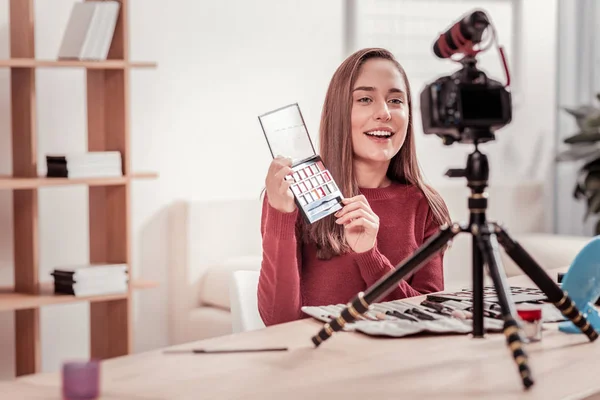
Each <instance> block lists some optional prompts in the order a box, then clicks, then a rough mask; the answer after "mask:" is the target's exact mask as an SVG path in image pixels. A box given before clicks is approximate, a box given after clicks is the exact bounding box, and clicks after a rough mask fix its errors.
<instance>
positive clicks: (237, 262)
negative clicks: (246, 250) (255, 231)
mask: <svg viewBox="0 0 600 400" xmlns="http://www.w3.org/2000/svg"><path fill="white" fill-rule="evenodd" d="M261 261H262V258H261V257H260V256H254V255H252V256H242V257H234V258H230V259H227V260H225V261H224V262H222V263H221V264H219V265H216V266H214V267H211V268H209V269H208V270H207V272H206V274H205V275H204V277H203V278H202V284H201V285H200V301H201V303H202V304H204V305H211V306H215V307H219V308H222V309H225V310H229V308H230V303H229V282H230V280H231V274H232V273H233V272H234V271H240V270H244V271H260V264H261Z"/></svg>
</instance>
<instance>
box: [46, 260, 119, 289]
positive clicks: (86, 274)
mask: <svg viewBox="0 0 600 400" xmlns="http://www.w3.org/2000/svg"><path fill="white" fill-rule="evenodd" d="M51 275H52V276H53V277H54V293H57V294H71V295H75V296H77V297H84V296H99V295H105V294H118V293H126V292H127V282H128V275H127V265H126V264H95V265H81V266H73V267H61V268H56V269H54V271H53V272H52V273H51Z"/></svg>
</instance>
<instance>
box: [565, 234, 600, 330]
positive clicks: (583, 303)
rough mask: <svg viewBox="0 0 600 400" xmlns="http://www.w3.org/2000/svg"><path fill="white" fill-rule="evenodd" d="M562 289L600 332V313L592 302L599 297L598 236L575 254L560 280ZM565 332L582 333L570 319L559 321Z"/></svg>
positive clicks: (599, 248)
mask: <svg viewBox="0 0 600 400" xmlns="http://www.w3.org/2000/svg"><path fill="white" fill-rule="evenodd" d="M562 290H563V291H565V292H566V293H567V294H568V295H569V297H570V298H571V300H573V302H574V303H575V305H576V306H577V308H578V309H579V311H581V313H582V314H583V316H584V317H585V318H586V319H587V320H588V322H589V323H590V324H591V325H592V327H593V328H594V330H595V331H596V332H600V315H599V314H598V310H596V309H595V308H594V303H596V301H597V300H598V298H599V297H600V236H596V237H594V238H593V239H592V240H591V241H590V242H589V243H588V244H586V245H585V247H584V248H583V249H581V251H580V252H579V253H578V254H577V256H576V257H575V259H574V260H573V262H572V263H571V266H570V267H569V270H568V271H567V273H566V274H565V276H564V277H563V280H562ZM558 329H559V330H560V331H561V332H566V333H582V332H581V330H580V329H579V328H578V327H577V326H575V325H574V324H573V323H572V322H571V321H565V322H562V323H560V325H559V327H558Z"/></svg>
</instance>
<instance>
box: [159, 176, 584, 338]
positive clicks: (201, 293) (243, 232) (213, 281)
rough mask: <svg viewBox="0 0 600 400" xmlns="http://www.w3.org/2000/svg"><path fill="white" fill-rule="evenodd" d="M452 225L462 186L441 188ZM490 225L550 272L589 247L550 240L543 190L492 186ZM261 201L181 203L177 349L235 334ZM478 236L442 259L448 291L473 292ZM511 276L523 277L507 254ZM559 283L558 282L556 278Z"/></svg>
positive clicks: (173, 219)
mask: <svg viewBox="0 0 600 400" xmlns="http://www.w3.org/2000/svg"><path fill="white" fill-rule="evenodd" d="M435 187H436V189H437V190H438V191H439V192H440V194H441V195H442V197H443V198H444V200H445V201H446V204H447V205H448V207H449V209H450V213H451V216H452V219H453V220H454V221H468V217H469V210H468V208H467V198H468V195H469V190H468V188H467V187H466V186H465V182H463V181H458V180H457V181H449V182H448V183H444V184H443V185H435ZM488 192H489V208H488V214H487V215H488V219H489V220H493V221H498V222H501V223H503V225H504V226H505V227H506V229H507V230H508V232H509V233H510V234H511V235H512V236H513V237H514V238H515V239H516V240H518V241H519V242H520V243H521V244H522V245H523V246H524V247H525V248H526V249H527V250H528V251H529V252H530V253H531V254H532V256H533V257H534V259H536V260H537V261H538V262H539V263H540V264H541V265H542V266H543V267H544V268H545V269H552V268H558V267H562V266H565V265H569V264H570V262H571V260H572V259H573V257H574V256H575V255H576V254H577V252H579V250H580V249H581V248H582V247H583V246H584V245H585V244H586V243H587V242H588V241H589V240H590V238H588V237H567V236H559V235H552V234H548V233H544V231H545V204H546V202H545V198H544V196H545V194H544V190H543V186H542V185H541V184H540V183H521V184H506V185H491V186H490V187H489V188H488ZM260 213H261V200H260V199H259V197H258V196H257V197H256V198H251V199H239V200H227V201H219V202H185V201H182V202H179V203H176V204H174V205H173V206H172V208H171V210H170V216H169V237H170V242H171V243H170V265H169V318H170V321H169V330H170V332H169V334H170V342H171V343H172V344H176V343H184V342H189V341H193V340H199V339H203V338H208V337H213V336H218V335H224V334H229V333H231V316H230V311H229V287H228V285H229V280H230V276H231V272H232V271H235V270H240V269H242V270H259V269H260V261H261V237H260ZM471 243H472V237H471V236H470V235H468V234H461V235H459V236H458V237H456V238H455V240H454V242H453V244H452V247H451V248H450V249H449V250H448V251H447V252H446V256H445V259H444V270H445V283H446V289H457V288H461V287H470V286H471V271H472V269H471V268H472V267H471V265H472V264H471ZM502 256H503V261H504V262H503V264H504V266H505V269H506V272H507V274H508V275H509V276H512V275H515V274H520V273H521V272H520V270H519V269H518V268H517V267H516V265H515V264H514V263H513V262H512V261H511V260H510V259H509V258H508V257H507V256H506V254H505V253H504V252H503V251H502ZM553 278H555V277H553Z"/></svg>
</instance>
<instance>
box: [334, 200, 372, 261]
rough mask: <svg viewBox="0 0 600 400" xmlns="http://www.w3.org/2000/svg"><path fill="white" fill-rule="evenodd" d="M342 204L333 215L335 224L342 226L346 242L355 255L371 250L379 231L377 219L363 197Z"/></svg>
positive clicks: (344, 201)
mask: <svg viewBox="0 0 600 400" xmlns="http://www.w3.org/2000/svg"><path fill="white" fill-rule="evenodd" d="M342 202H343V203H344V208H342V209H341V210H339V211H338V212H337V213H335V216H336V217H337V220H336V221H335V222H336V223H338V224H342V225H344V232H345V235H346V242H347V243H348V245H349V246H350V248H352V250H354V251H355V252H356V253H364V252H365V251H369V250H371V249H372V248H373V246H375V242H376V239H377V232H378V231H379V217H378V216H377V214H375V213H374V212H373V210H371V206H370V205H369V202H368V201H367V199H366V198H365V196H363V195H358V196H354V197H350V198H346V199H343V200H342Z"/></svg>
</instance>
